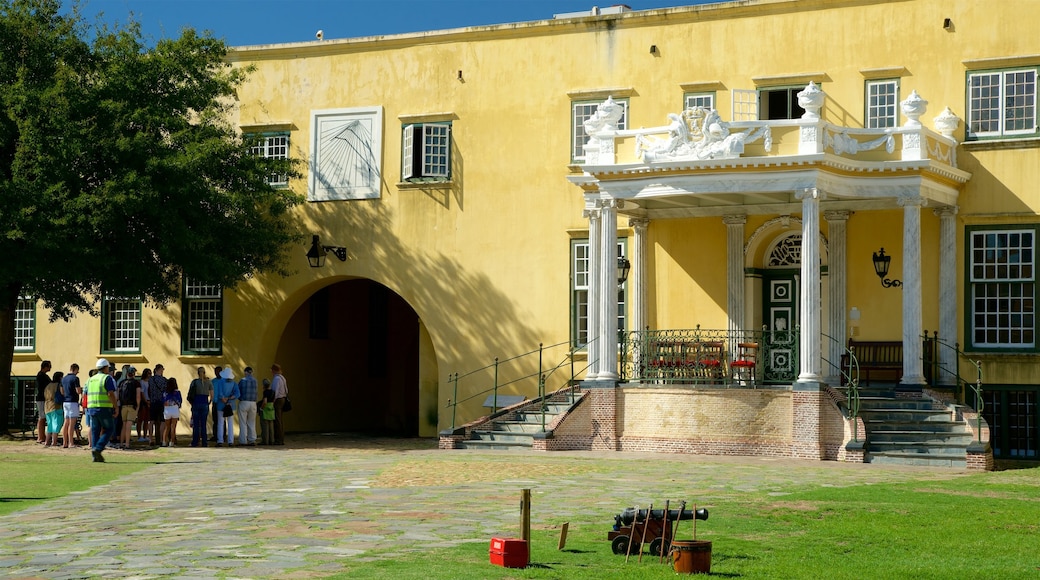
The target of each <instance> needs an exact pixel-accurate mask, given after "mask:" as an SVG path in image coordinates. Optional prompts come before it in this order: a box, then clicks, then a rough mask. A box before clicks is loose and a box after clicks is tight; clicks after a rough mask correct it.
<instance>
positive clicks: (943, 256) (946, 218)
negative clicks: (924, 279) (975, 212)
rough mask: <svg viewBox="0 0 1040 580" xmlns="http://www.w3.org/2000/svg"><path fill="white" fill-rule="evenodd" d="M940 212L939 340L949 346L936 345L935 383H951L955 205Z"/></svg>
mask: <svg viewBox="0 0 1040 580" xmlns="http://www.w3.org/2000/svg"><path fill="white" fill-rule="evenodd" d="M935 215H937V216H939V340H941V341H943V342H944V343H946V344H947V345H948V346H942V345H936V348H937V349H938V351H939V352H938V354H939V374H938V377H936V379H937V381H936V382H937V383H938V384H940V385H953V384H955V383H956V382H957V381H956V376H955V374H954V373H956V372H957V351H955V350H954V349H953V345H954V344H956V343H957V293H956V292H951V291H950V290H951V289H953V288H956V287H957V217H956V216H957V207H956V206H948V207H941V208H939V209H937V210H935Z"/></svg>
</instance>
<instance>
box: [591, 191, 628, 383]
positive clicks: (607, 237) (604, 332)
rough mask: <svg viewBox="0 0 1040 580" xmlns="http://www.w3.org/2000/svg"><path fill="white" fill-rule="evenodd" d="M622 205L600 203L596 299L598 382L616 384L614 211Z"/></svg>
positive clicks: (616, 310)
mask: <svg viewBox="0 0 1040 580" xmlns="http://www.w3.org/2000/svg"><path fill="white" fill-rule="evenodd" d="M621 203H622V202H621V201H619V200H615V199H609V200H603V201H601V202H600V211H599V216H600V217H599V219H600V239H599V241H600V244H599V253H600V255H599V262H600V278H599V280H600V286H599V287H600V289H601V291H600V296H599V303H600V309H599V341H598V342H599V374H598V375H597V376H596V378H597V380H600V381H605V380H606V381H616V380H617V379H618V377H619V375H618V368H617V357H618V324H617V322H618V315H617V312H618V299H617V296H618V293H617V210H618V207H619V206H620V204H621Z"/></svg>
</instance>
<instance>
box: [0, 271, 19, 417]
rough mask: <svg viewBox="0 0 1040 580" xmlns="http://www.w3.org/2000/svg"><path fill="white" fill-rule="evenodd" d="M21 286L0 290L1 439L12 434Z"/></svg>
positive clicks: (11, 286)
mask: <svg viewBox="0 0 1040 580" xmlns="http://www.w3.org/2000/svg"><path fill="white" fill-rule="evenodd" d="M21 290H22V288H21V285H16V284H11V285H8V286H4V287H2V288H0V402H2V407H0V437H8V436H9V435H10V433H11V425H10V415H11V413H10V409H11V365H12V364H13V363H14V311H15V308H17V307H18V294H19V293H20V292H21Z"/></svg>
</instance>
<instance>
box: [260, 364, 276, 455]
mask: <svg viewBox="0 0 1040 580" xmlns="http://www.w3.org/2000/svg"><path fill="white" fill-rule="evenodd" d="M260 444H261V445H274V390H273V389H272V388H271V381H269V380H267V379H264V394H263V400H261V402H260Z"/></svg>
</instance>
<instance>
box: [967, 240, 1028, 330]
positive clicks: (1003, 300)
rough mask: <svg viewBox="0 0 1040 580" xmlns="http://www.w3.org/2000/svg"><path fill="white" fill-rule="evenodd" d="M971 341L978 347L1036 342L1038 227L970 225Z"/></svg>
mask: <svg viewBox="0 0 1040 580" xmlns="http://www.w3.org/2000/svg"><path fill="white" fill-rule="evenodd" d="M968 244H969V248H968V256H967V259H968V261H969V264H968V267H969V280H968V284H969V300H970V302H969V306H968V308H969V309H970V313H969V316H970V318H969V322H968V324H969V326H970V328H969V329H968V332H967V335H968V336H969V337H970V344H971V346H972V347H974V348H977V349H989V350H994V351H998V350H1018V351H1021V350H1034V349H1035V347H1036V338H1035V334H1036V315H1035V312H1034V308H1035V307H1034V303H1035V299H1036V272H1035V268H1034V259H1035V258H1034V256H1035V253H1036V227H1035V226H1033V227H1027V228H1019V229H974V230H972V229H969V231H968Z"/></svg>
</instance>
